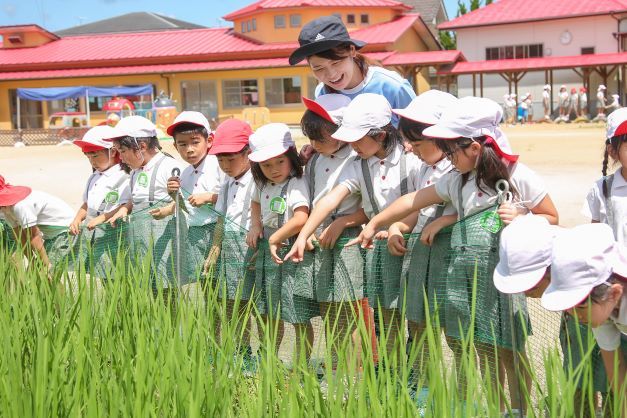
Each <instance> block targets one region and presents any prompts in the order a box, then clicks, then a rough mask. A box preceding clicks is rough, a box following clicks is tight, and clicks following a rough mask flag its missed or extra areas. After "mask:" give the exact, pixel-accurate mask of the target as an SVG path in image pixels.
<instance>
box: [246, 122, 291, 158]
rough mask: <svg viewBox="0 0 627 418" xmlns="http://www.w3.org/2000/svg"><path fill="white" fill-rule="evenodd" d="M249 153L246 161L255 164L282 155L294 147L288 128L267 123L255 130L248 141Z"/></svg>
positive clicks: (279, 124)
mask: <svg viewBox="0 0 627 418" xmlns="http://www.w3.org/2000/svg"><path fill="white" fill-rule="evenodd" d="M248 143H249V144H250V150H251V153H250V154H248V159H249V160H250V161H254V162H256V163H260V162H263V161H267V160H269V159H270V158H274V157H277V156H279V155H281V154H284V153H285V152H286V151H287V150H288V149H290V148H291V147H294V146H296V145H295V144H294V140H293V139H292V133H291V132H290V128H289V127H288V126H287V125H286V124H284V123H268V124H267V125H263V126H262V127H260V128H259V129H257V130H256V131H255V132H254V133H253V134H252V135H251V136H250V138H249V139H248Z"/></svg>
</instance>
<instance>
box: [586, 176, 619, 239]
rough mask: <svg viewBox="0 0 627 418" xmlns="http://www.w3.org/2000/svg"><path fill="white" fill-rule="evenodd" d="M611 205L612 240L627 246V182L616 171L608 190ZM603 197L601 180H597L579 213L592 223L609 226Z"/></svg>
mask: <svg viewBox="0 0 627 418" xmlns="http://www.w3.org/2000/svg"><path fill="white" fill-rule="evenodd" d="M608 195H609V196H610V201H611V204H612V208H611V209H612V210H611V212H612V224H611V225H610V227H611V228H612V231H614V238H616V241H618V242H620V243H621V244H623V245H627V181H626V180H625V178H624V177H623V175H622V174H621V170H620V169H618V170H617V171H616V173H614V180H612V189H611V190H608ZM605 202H606V200H605V197H604V196H603V178H601V179H599V180H597V181H596V182H595V183H594V185H592V189H590V191H589V192H588V196H586V201H585V202H584V204H583V208H582V209H581V213H582V214H583V215H584V216H586V217H588V218H590V219H591V220H593V221H597V222H602V223H606V224H610V222H609V219H608V216H607V208H606V205H605Z"/></svg>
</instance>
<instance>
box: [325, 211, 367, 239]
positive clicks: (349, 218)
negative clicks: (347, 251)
mask: <svg viewBox="0 0 627 418" xmlns="http://www.w3.org/2000/svg"><path fill="white" fill-rule="evenodd" d="M366 222H368V217H367V216H366V212H365V211H364V209H363V208H361V209H359V210H358V211H357V212H355V213H351V214H350V215H346V216H342V217H340V218H337V219H336V220H334V221H333V222H331V224H330V225H329V226H327V227H326V228H325V229H324V231H322V233H321V234H320V236H319V237H318V242H319V244H320V248H324V249H331V248H333V247H334V246H335V243H336V242H337V239H338V238H339V237H340V235H342V232H344V230H345V229H346V228H352V227H354V226H360V225H363V224H365V223H366Z"/></svg>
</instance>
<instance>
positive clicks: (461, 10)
mask: <svg viewBox="0 0 627 418" xmlns="http://www.w3.org/2000/svg"><path fill="white" fill-rule="evenodd" d="M466 13H468V8H467V7H466V3H463V2H462V0H457V17H459V16H461V15H465V14H466Z"/></svg>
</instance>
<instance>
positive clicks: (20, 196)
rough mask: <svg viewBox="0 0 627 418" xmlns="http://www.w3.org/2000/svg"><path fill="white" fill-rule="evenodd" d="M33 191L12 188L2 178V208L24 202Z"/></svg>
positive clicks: (23, 188) (0, 177)
mask: <svg viewBox="0 0 627 418" xmlns="http://www.w3.org/2000/svg"><path fill="white" fill-rule="evenodd" d="M31 191H32V190H31V188H30V187H24V186H11V185H10V184H7V183H6V182H5V181H4V177H2V176H0V206H13V205H15V204H16V203H18V202H21V201H22V200H24V199H25V198H26V196H28V195H29V194H30V192H31Z"/></svg>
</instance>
